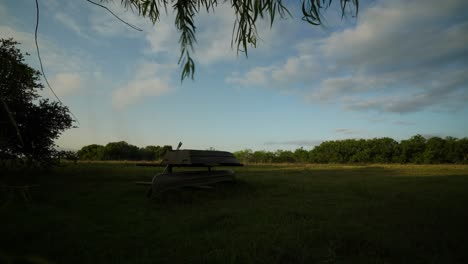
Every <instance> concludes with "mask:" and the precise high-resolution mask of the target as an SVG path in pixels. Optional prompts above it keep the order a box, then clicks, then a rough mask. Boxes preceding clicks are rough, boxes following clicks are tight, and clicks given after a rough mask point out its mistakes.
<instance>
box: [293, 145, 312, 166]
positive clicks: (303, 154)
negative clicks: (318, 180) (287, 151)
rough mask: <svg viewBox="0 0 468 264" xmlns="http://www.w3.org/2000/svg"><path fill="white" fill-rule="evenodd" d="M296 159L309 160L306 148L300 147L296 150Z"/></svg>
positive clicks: (297, 160)
mask: <svg viewBox="0 0 468 264" xmlns="http://www.w3.org/2000/svg"><path fill="white" fill-rule="evenodd" d="M294 159H295V160H296V162H302V163H305V162H308V161H309V152H308V151H307V150H304V148H302V147H301V148H298V149H296V150H295V151H294Z"/></svg>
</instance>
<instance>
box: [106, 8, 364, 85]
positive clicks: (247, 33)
mask: <svg viewBox="0 0 468 264" xmlns="http://www.w3.org/2000/svg"><path fill="white" fill-rule="evenodd" d="M100 1H101V2H109V1H112V0H100ZM120 2H121V4H122V6H124V7H125V8H127V9H131V10H136V12H137V13H138V14H139V15H141V16H143V17H147V18H149V19H150V20H151V22H153V24H155V23H157V22H158V21H159V18H160V15H161V11H162V10H164V12H165V13H167V7H168V5H169V4H171V5H172V9H173V10H174V12H175V13H176V18H175V21H174V22H175V26H176V28H177V30H178V31H179V32H180V38H179V44H180V58H179V64H181V67H182V74H181V80H184V79H185V78H186V77H191V78H192V79H193V76H194V73H195V62H194V61H193V59H192V57H191V51H193V48H194V44H195V43H196V37H195V32H196V26H195V22H194V21H195V19H194V18H195V15H196V14H197V13H199V12H200V10H202V9H205V10H206V11H208V12H209V11H210V10H212V11H214V10H215V8H216V7H217V5H218V0H120ZM226 2H229V3H230V5H231V7H232V8H233V10H234V14H235V21H234V25H233V31H232V38H231V47H234V46H235V47H236V49H237V52H238V53H239V52H243V53H245V56H248V48H249V47H253V48H255V47H256V45H257V39H258V32H257V27H256V25H257V22H258V19H259V18H260V19H267V20H269V21H270V26H272V25H273V22H274V20H275V19H276V18H277V17H278V16H279V17H280V18H285V17H287V16H291V14H290V12H289V10H288V8H287V7H286V5H285V3H284V1H282V0H224V1H223V3H226ZM331 3H332V0H302V3H301V9H302V20H304V21H306V22H308V23H309V24H311V25H320V24H321V23H322V18H321V16H322V11H323V10H325V9H327V8H328V7H329V6H330V5H331ZM288 4H289V5H291V3H290V2H288ZM340 7H341V17H342V18H343V17H344V16H345V14H346V12H347V10H348V9H349V10H350V11H351V12H353V13H354V14H355V15H356V16H357V14H358V10H359V0H340Z"/></svg>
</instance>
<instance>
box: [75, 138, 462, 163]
mask: <svg viewBox="0 0 468 264" xmlns="http://www.w3.org/2000/svg"><path fill="white" fill-rule="evenodd" d="M167 150H172V147H171V146H168V145H166V146H162V147H160V146H146V147H143V148H138V147H137V146H134V145H131V144H128V143H127V142H125V141H120V142H111V143H108V144H107V145H106V146H102V145H96V144H92V145H88V146H84V147H83V148H81V149H80V150H79V151H78V153H77V154H78V157H79V159H80V160H148V161H151V160H160V159H162V157H163V156H164V154H165V153H166V151H167ZM211 150H213V149H212V148H211ZM234 155H235V156H236V158H237V159H238V160H239V161H241V162H243V163H424V164H442V163H464V164H467V163H468V138H462V139H457V138H454V137H446V138H440V137H432V138H429V139H425V138H424V137H423V136H421V135H416V136H413V137H411V138H410V139H407V140H402V141H401V142H400V143H399V142H397V141H396V140H394V139H392V138H389V137H383V138H373V139H345V140H331V141H324V142H322V143H321V144H320V145H318V146H316V147H314V148H313V149H311V150H306V149H304V148H302V147H301V148H298V149H296V150H294V151H290V150H276V151H273V152H272V151H265V150H256V151H253V150H251V149H244V150H240V151H236V152H234Z"/></svg>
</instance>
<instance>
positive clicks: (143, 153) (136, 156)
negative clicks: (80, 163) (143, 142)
mask: <svg viewBox="0 0 468 264" xmlns="http://www.w3.org/2000/svg"><path fill="white" fill-rule="evenodd" d="M168 150H172V146H169V145H165V146H146V147H144V148H139V147H137V146H134V145H131V144H128V143H127V142H125V141H119V142H110V143H108V144H107V145H105V146H103V145H97V144H92V145H87V146H84V147H82V148H81V149H80V150H79V151H78V152H77V153H76V154H77V156H78V159H80V160H148V161H151V160H160V159H162V157H163V156H164V154H166V152H167V151H168Z"/></svg>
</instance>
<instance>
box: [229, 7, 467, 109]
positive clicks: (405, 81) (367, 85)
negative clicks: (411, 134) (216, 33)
mask: <svg viewBox="0 0 468 264" xmlns="http://www.w3.org/2000/svg"><path fill="white" fill-rule="evenodd" d="M467 8H468V2H467V1H463V0H449V1H443V2H440V1H436V0H430V1H423V0H420V1H410V2H408V1H402V0H401V1H381V2H377V3H375V5H373V6H371V7H369V8H367V9H363V11H362V12H361V13H360V15H359V18H358V23H357V24H356V26H353V27H349V28H347V29H344V30H341V31H337V32H334V33H332V34H330V35H329V36H327V37H324V38H314V39H304V40H303V41H302V42H301V43H299V44H298V45H297V55H295V56H291V57H289V58H288V59H286V61H285V62H283V63H276V64H274V65H272V66H268V67H269V69H270V71H264V69H265V67H256V68H253V69H251V70H250V71H248V72H247V73H245V74H242V75H240V74H237V75H236V76H234V75H232V76H230V77H228V78H226V82H228V83H235V84H240V85H246V86H247V85H253V84H255V85H258V84H259V83H258V82H257V81H256V79H255V78H254V79H252V78H247V77H248V76H249V75H251V74H253V73H256V72H258V71H259V70H261V72H262V83H263V84H264V85H265V86H273V87H274V86H276V87H278V88H281V89H283V87H297V86H301V85H302V86H305V87H306V91H303V94H304V97H305V98H306V99H307V100H309V101H311V102H314V103H316V102H320V103H340V104H341V105H342V106H343V107H344V108H346V109H353V110H360V111H362V110H376V111H379V112H394V113H407V112H415V111H421V110H424V109H435V110H457V109H460V108H463V107H466V104H464V100H466V98H468V79H467V77H466V74H464V73H466V72H468V63H467V61H468V46H467V45H466V43H468V22H467V20H466V14H465V11H464V10H466V9H467ZM294 84H301V85H294Z"/></svg>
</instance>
